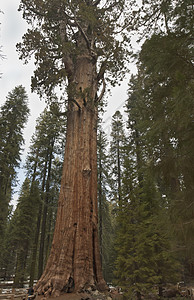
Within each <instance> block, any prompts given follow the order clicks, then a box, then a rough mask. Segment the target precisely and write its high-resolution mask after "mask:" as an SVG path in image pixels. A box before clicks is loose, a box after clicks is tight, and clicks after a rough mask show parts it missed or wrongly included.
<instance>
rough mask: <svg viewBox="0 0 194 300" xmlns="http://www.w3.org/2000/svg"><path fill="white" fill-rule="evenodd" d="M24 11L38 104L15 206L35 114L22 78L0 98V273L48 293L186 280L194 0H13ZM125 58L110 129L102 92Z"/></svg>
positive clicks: (140, 290)
mask: <svg viewBox="0 0 194 300" xmlns="http://www.w3.org/2000/svg"><path fill="white" fill-rule="evenodd" d="M19 9H20V10H21V11H22V12H23V17H24V19H26V20H27V22H28V24H29V27H30V29H28V31H27V32H26V34H25V35H24V36H23V41H22V43H18V44H17V50H18V52H19V55H20V58H21V59H23V60H24V61H25V62H27V61H29V59H30V57H31V55H32V54H33V55H34V57H35V66H36V69H35V72H34V77H33V78H32V90H33V91H35V92H37V94H38V95H39V96H40V98H41V97H45V98H46V99H47V105H46V108H45V109H44V111H43V113H41V114H40V116H39V117H38V119H37V120H36V128H35V132H34V134H33V135H32V137H31V143H30V147H29V151H28V155H27V157H26V161H25V180H24V182H23V184H22V186H21V189H20V194H19V197H18V201H17V206H16V208H15V210H14V209H13V206H12V205H11V204H10V203H11V200H12V197H13V191H14V188H15V186H16V185H17V173H18V171H19V168H21V163H20V162H21V155H22V151H23V146H24V144H25V141H24V137H23V131H24V128H25V125H26V123H27V121H28V119H29V117H30V116H29V114H30V112H29V107H28V95H27V93H26V90H25V87H24V86H23V85H22V83H21V85H19V86H16V87H14V88H13V90H11V91H10V92H9V93H8V95H7V98H6V100H5V102H4V104H3V105H2V106H1V107H0V207H1V210H0V279H1V280H13V285H14V287H23V286H24V284H25V283H26V282H27V281H28V282H29V286H33V285H34V284H35V283H36V282H37V281H38V283H37V284H36V290H37V292H38V293H39V294H41V295H44V296H45V297H48V296H50V295H52V296H54V297H58V296H59V295H61V294H62V293H70V292H74V291H78V292H80V291H82V292H83V291H87V290H88V289H89V287H90V288H92V289H97V290H99V291H106V289H107V285H110V284H111V285H113V286H119V287H120V288H121V290H122V293H123V295H124V299H132V300H135V299H138V300H139V299H143V298H142V296H144V299H151V298H149V297H150V296H149V294H150V293H151V292H153V291H154V290H156V288H157V291H158V294H157V297H158V298H154V299H162V296H163V295H162V294H161V293H162V288H163V287H165V286H166V285H167V284H172V285H176V284H177V282H180V281H184V282H186V283H188V284H194V236H193V232H194V166H193V163H194V35H193V33H194V3H193V1H192V0H179V1H178V0H156V1H154V2H153V1H151V0H145V1H142V2H141V1H137V2H136V1H135V0H134V1H132V0H131V1H126V0H125V1H124V0H118V1H112V0H109V1H108V0H106V1H105V0H82V1H81V0H74V1H68V0H53V1H49V0H28V1H26V0H21V4H20V8H19ZM134 33H136V34H137V35H138V37H139V43H140V45H141V49H140V50H138V51H136V52H134V51H132V48H131V36H132V34H134ZM1 53H2V52H1ZM0 55H1V54H0ZM130 61H133V62H134V63H135V64H136V66H137V73H136V74H133V75H131V77H130V81H129V84H128V94H127V97H126V102H125V105H124V112H123V111H119V110H117V111H115V113H114V114H113V116H112V121H111V133H110V136H107V135H106V134H105V132H104V130H103V121H102V120H103V113H104V111H105V110H106V101H105V97H106V93H108V90H111V87H112V86H115V85H117V84H119V82H120V81H121V80H122V79H123V78H124V76H125V74H126V73H129V72H130V70H128V63H129V62H130ZM2 76H3V74H1V77H2ZM0 80H1V79H0ZM59 89H60V91H61V90H62V91H63V93H64V94H62V96H61V92H60V96H58V91H59ZM101 265H102V266H101ZM153 293H154V292H153ZM146 297H147V298H146ZM177 299H178V298H177Z"/></svg>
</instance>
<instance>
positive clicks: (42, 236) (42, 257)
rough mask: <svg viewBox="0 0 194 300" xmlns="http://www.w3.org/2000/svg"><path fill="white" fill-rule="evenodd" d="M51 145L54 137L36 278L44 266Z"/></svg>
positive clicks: (49, 168)
mask: <svg viewBox="0 0 194 300" xmlns="http://www.w3.org/2000/svg"><path fill="white" fill-rule="evenodd" d="M53 147H54V139H53V140H52V141H51V145H50V149H49V152H50V153H49V164H48V174H47V180H46V192H45V195H44V196H43V199H44V203H43V212H42V224H41V234H40V248H39V263H38V278H40V277H41V275H42V272H43V266H44V250H45V235H46V222H47V212H48V203H49V190H50V177H51V167H52V158H53Z"/></svg>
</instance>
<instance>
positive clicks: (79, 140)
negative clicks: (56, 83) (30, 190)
mask: <svg viewBox="0 0 194 300" xmlns="http://www.w3.org/2000/svg"><path fill="white" fill-rule="evenodd" d="M75 69H76V71H75V74H74V75H75V76H74V78H73V80H72V82H71V83H73V86H75V93H74V96H75V100H76V102H77V103H78V104H79V106H78V105H76V104H75V103H74V102H72V101H69V109H68V116H67V137H66V147H65V157H64V165H63V174H62V180H61V190H60V196H59V203H58V212H57V219H56V225H55V232H54V238H53V243H52V247H51V253H50V256H49V258H48V262H47V265H46V268H45V271H44V273H43V275H42V277H41V278H40V280H39V282H38V284H37V286H36V289H37V291H38V293H39V294H44V295H45V296H49V295H52V296H59V295H60V294H61V293H68V292H72V291H77V292H81V291H85V290H87V289H88V288H89V287H93V288H96V289H99V290H101V291H103V290H106V288H107V287H106V284H105V281H104V279H103V276H102V270H101V259H100V251H99V241H98V212H97V141H96V139H97V138H96V135H97V133H96V131H97V108H96V107H95V105H94V101H95V96H96V92H97V74H96V69H95V62H94V61H93V60H92V58H91V57H89V56H87V55H85V56H84V55H83V56H80V57H79V58H78V59H77V62H76V68H75ZM80 91H81V92H80ZM71 96H72V95H71Z"/></svg>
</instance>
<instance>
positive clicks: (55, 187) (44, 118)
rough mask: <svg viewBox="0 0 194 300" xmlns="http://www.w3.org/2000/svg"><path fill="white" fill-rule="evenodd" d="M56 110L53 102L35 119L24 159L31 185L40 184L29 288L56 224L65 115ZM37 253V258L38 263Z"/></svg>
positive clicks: (56, 106)
mask: <svg viewBox="0 0 194 300" xmlns="http://www.w3.org/2000/svg"><path fill="white" fill-rule="evenodd" d="M59 111H60V105H59V104H58V103H57V102H55V103H53V104H52V105H50V107H47V108H45V110H44V111H43V113H42V114H41V116H40V117H39V118H38V120H37V125H36V130H35V134H34V135H33V137H32V140H31V146H30V151H29V153H28V157H27V160H26V169H27V174H28V176H30V178H31V184H33V182H34V181H37V180H38V181H39V189H40V198H41V201H40V203H39V204H38V208H37V217H36V229H35V230H34V233H35V234H34V236H33V239H34V242H33V247H32V254H31V268H30V283H31V285H32V284H33V281H34V277H35V274H36V270H37V267H38V277H40V276H41V274H42V271H43V266H44V265H45V262H46V258H47V256H48V253H49V248H50V243H51V241H50V238H49V236H48V235H50V234H51V235H52V232H50V231H51V228H52V226H53V222H55V219H53V217H54V215H55V210H56V205H57V204H56V202H57V196H58V192H59V184H60V180H61V170H60V169H61V163H62V162H61V160H62V159H63V151H64V149H63V148H64V131H65V122H66V121H65V120H66V118H65V117H64V115H60V114H59ZM59 150H60V151H59ZM53 164H54V165H53ZM57 171H58V174H57ZM38 246H39V251H38ZM38 253H39V259H38V263H37V254H38ZM36 277H37V275H36Z"/></svg>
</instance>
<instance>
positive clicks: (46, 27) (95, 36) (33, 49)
mask: <svg viewBox="0 0 194 300" xmlns="http://www.w3.org/2000/svg"><path fill="white" fill-rule="evenodd" d="M129 4H130V1H127V0H125V1H124V0H120V1H116V2H115V1H113V0H111V1H105V2H104V3H102V1H82V0H74V1H67V0H54V1H43V0H30V1H26V0H22V1H21V4H20V10H22V11H23V17H24V18H25V19H26V20H27V22H28V23H29V24H30V25H31V27H32V29H28V31H27V33H26V34H25V35H24V36H23V42H22V43H20V44H18V46H17V47H18V50H19V51H20V58H22V59H23V60H24V61H25V62H27V61H28V60H29V59H30V58H31V55H32V54H33V53H35V61H36V67H37V68H36V70H35V73H34V77H33V79H32V88H33V89H34V90H37V91H38V92H39V93H40V94H41V95H43V94H44V93H46V94H47V96H48V97H50V96H51V92H52V90H53V89H54V87H55V86H57V85H59V86H61V85H65V84H66V82H67V81H66V78H68V79H69V83H70V81H71V82H72V80H73V77H74V73H75V68H74V67H76V64H77V59H78V58H79V57H81V55H82V54H84V55H86V54H88V57H90V59H92V60H94V62H95V63H97V65H98V66H99V69H98V71H99V73H98V80H99V82H101V80H102V78H103V77H104V73H105V72H106V73H107V75H108V76H106V79H107V81H110V82H111V83H112V84H115V82H117V81H118V80H120V78H121V77H123V75H124V74H125V71H126V67H127V64H125V63H124V62H125V61H126V60H127V52H128V50H127V47H126V46H127V44H128V43H129V40H128V38H127V36H126V34H127V32H126V30H125V27H126V26H125V20H126V21H127V19H128V15H129V10H128V7H129ZM121 32H122V35H121V34H120V35H118V33H121ZM73 68H74V69H73ZM113 74H114V75H113ZM74 92H75V91H74Z"/></svg>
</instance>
